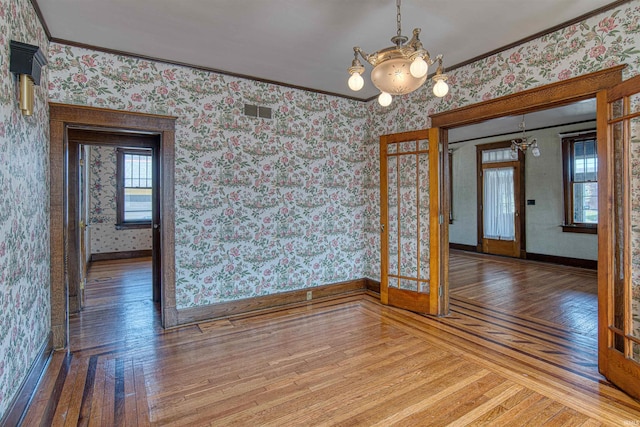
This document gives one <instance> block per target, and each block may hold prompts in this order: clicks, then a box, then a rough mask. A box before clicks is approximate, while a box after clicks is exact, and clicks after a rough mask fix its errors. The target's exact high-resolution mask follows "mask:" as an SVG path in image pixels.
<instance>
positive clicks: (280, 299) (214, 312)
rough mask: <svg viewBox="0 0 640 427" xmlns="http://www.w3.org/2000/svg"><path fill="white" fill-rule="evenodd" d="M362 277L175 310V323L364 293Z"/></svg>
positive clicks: (364, 283)
mask: <svg viewBox="0 0 640 427" xmlns="http://www.w3.org/2000/svg"><path fill="white" fill-rule="evenodd" d="M367 280H368V279H365V278H362V279H355V280H349V281H346V282H340V283H334V284H330V285H324V286H317V287H313V288H303V289H299V290H295V291H290V292H281V293H278V294H271V295H264V296H260V297H255V298H246V299H241V300H237V301H228V302H221V303H218V304H210V305H204V306H199V307H192V308H185V309H181V310H178V313H177V319H178V322H177V325H185V324H190V323H195V322H200V321H204V320H214V319H220V318H225V317H229V316H234V315H237V314H244V313H252V314H254V313H257V312H260V311H262V310H266V309H271V308H274V307H279V308H282V306H288V305H293V304H298V303H313V302H316V301H317V300H319V299H323V298H333V297H335V296H338V295H344V294H350V293H357V292H364V291H366V290H367ZM307 292H312V294H313V297H312V299H311V300H307Z"/></svg>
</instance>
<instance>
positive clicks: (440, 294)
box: [438, 286, 442, 297]
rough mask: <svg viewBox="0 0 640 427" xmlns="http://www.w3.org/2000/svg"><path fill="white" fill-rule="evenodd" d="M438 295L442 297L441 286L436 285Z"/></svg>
mask: <svg viewBox="0 0 640 427" xmlns="http://www.w3.org/2000/svg"><path fill="white" fill-rule="evenodd" d="M438 296H439V297H442V286H438Z"/></svg>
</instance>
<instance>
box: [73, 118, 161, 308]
mask: <svg viewBox="0 0 640 427" xmlns="http://www.w3.org/2000/svg"><path fill="white" fill-rule="evenodd" d="M67 129H68V133H67V135H68V146H69V159H68V161H69V164H68V170H69V183H68V187H69V203H68V209H69V213H68V216H69V219H70V227H74V226H75V224H74V223H73V220H74V219H75V218H76V217H77V215H78V212H77V211H76V210H75V209H76V208H77V205H78V204H77V203H75V201H74V200H73V195H74V194H80V191H79V190H80V189H79V188H78V185H77V182H76V181H75V177H77V176H78V173H77V172H78V167H79V165H78V164H77V162H76V161H75V160H76V159H77V156H76V155H75V152H76V150H77V152H80V147H81V146H83V145H84V146H97V147H111V148H116V149H117V148H121V147H133V148H140V149H151V150H152V161H153V165H154V166H153V170H154V171H155V172H154V173H153V182H152V186H153V196H152V201H151V203H152V206H153V217H152V220H151V224H150V225H149V227H148V228H149V229H150V231H151V234H152V241H153V251H152V258H153V262H152V279H153V280H152V291H153V301H155V302H160V295H161V294H162V292H161V290H160V283H161V278H160V274H159V271H160V270H161V258H160V252H159V249H160V247H159V245H160V242H159V241H158V240H159V239H157V236H156V234H157V233H158V232H159V229H156V228H152V227H153V224H159V223H160V222H159V221H160V220H159V213H160V198H159V197H158V194H159V190H161V186H160V179H159V178H160V174H159V173H158V170H159V169H158V164H159V162H158V160H159V155H160V135H159V134H157V133H154V134H149V133H147V132H144V133H138V132H132V131H128V132H118V131H111V130H109V131H104V130H102V129H96V128H86V127H83V128H76V127H72V126H69V127H68V128H67ZM117 163H118V166H119V165H120V162H117ZM116 173H117V175H119V176H122V175H121V174H122V173H123V172H122V171H120V170H119V169H117V168H116ZM117 181H118V183H120V182H121V181H120V180H117ZM123 203H124V201H123V200H122V199H121V192H120V191H117V192H116V206H118V209H120V208H121V207H122V206H123ZM136 228H138V227H136ZM69 236H71V234H70V235H69ZM74 243H75V242H74V239H69V241H68V245H69V246H68V248H67V250H68V252H69V254H70V256H69V257H68V259H67V263H68V264H67V275H68V276H69V277H70V278H71V277H74V271H75V270H76V266H75V265H74V263H75V257H73V256H71V254H72V253H73V252H74V250H76V249H79V247H78V248H75V247H74V246H73V244H74ZM74 291H76V290H75V289H73V284H72V282H71V281H70V282H69V312H71V313H75V312H77V311H78V310H74V306H73V302H74V301H73V297H74ZM79 295H80V292H78V296H79ZM78 299H80V298H78Z"/></svg>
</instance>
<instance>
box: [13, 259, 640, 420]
mask: <svg viewBox="0 0 640 427" xmlns="http://www.w3.org/2000/svg"><path fill="white" fill-rule="evenodd" d="M109 263H110V264H106V263H105V264H103V263H99V264H98V263H97V264H95V265H94V266H93V267H92V271H91V275H90V283H89V285H88V287H87V309H86V310H85V311H84V312H83V313H82V314H81V315H79V316H77V317H73V318H72V319H71V329H72V331H73V336H72V337H71V341H72V347H71V352H70V353H68V354H67V353H56V354H55V355H54V357H53V360H52V362H51V364H50V366H49V368H48V370H47V373H46V375H45V376H44V379H43V381H42V383H41V384H40V387H39V389H38V392H37V394H36V396H35V398H34V402H33V403H32V405H31V407H30V409H29V411H28V413H27V416H26V419H25V422H24V425H27V426H31V425H60V426H62V425H106V426H111V425H176V426H177V425H188V426H199V425H216V426H218V425H220V426H227V425H249V426H269V425H274V426H289V425H304V426H308V425H345V426H347V425H349V426H351V425H366V426H369V425H378V426H387V425H392V424H397V425H411V426H416V425H426V426H440V425H491V426H494V425H501V426H502V425H527V426H538V425H552V426H569V425H571V426H580V425H583V426H591V425H616V426H624V425H638V424H640V403H638V402H637V401H634V400H633V399H631V398H629V397H628V396H626V395H625V394H623V393H622V392H620V391H619V390H617V389H616V388H615V387H613V386H611V385H610V384H609V383H607V382H606V381H605V380H604V378H602V377H601V376H600V375H599V374H598V372H597V366H596V362H597V361H596V357H597V352H596V346H595V336H594V335H590V334H589V332H588V329H589V327H590V326H589V322H586V323H585V322H582V321H580V322H577V323H576V324H577V325H578V328H576V329H573V326H572V325H573V323H571V322H570V321H563V319H564V318H565V317H568V316H570V315H569V314H562V313H559V312H558V310H560V311H562V310H564V308H563V307H565V306H568V307H572V305H571V304H568V305H567V303H566V301H565V302H563V301H562V298H551V299H550V300H547V301H545V300H544V297H545V295H543V293H544V292H543V291H542V290H541V289H538V288H539V287H543V288H544V287H546V288H547V290H546V291H547V292H550V291H551V289H552V288H554V285H553V283H554V281H556V279H554V277H555V276H554V273H553V270H554V269H557V270H558V272H557V273H564V274H566V277H565V276H562V277H561V278H560V279H558V281H560V282H562V286H567V287H568V288H569V289H571V292H574V289H575V292H580V293H581V292H583V290H578V289H582V286H584V287H586V288H588V287H589V286H590V285H589V284H588V282H589V281H590V279H589V277H591V276H593V277H595V276H594V275H593V274H592V273H591V272H585V271H583V270H578V269H574V270H573V271H569V270H567V269H565V268H564V267H562V268H558V267H553V266H545V265H540V264H538V263H535V264H527V263H512V262H511V261H510V260H503V259H497V260H492V259H489V258H487V259H484V260H483V259H482V258H479V257H476V256H466V255H465V254H462V253H453V254H452V273H454V274H452V283H453V282H454V280H455V286H453V287H452V288H453V291H452V304H451V307H452V309H451V315H450V316H447V317H441V318H430V317H426V316H421V315H418V314H414V313H410V312H406V311H403V310H398V309H395V308H392V307H386V306H382V305H381V304H379V302H378V301H377V299H376V298H375V297H374V296H372V295H367V294H361V295H351V296H349V297H343V298H333V299H327V300H316V301H314V302H313V303H308V304H307V303H305V304H300V305H298V306H296V307H288V308H286V309H279V310H270V311H268V312H265V313H263V314H260V315H244V316H242V315H238V316H233V317H231V318H228V319H222V320H216V321H210V322H202V323H199V324H195V325H191V326H186V327H183V328H178V329H173V330H167V331H164V330H162V329H161V328H160V327H159V322H158V319H157V318H158V312H157V308H156V307H155V306H154V305H153V304H148V303H147V302H150V299H151V291H150V284H148V285H147V286H146V287H148V289H149V291H148V294H145V290H144V289H145V285H143V284H142V283H143V282H144V280H140V281H138V280H133V282H130V279H128V278H127V277H133V278H134V279H135V278H136V277H139V276H138V273H139V272H142V271H144V269H145V268H147V267H145V263H146V261H131V262H128V263H127V264H126V265H123V266H122V269H120V268H118V264H117V263H114V262H111V261H110V262H109ZM474 271H475V273H474ZM492 272H493V273H492ZM130 273H131V275H130V276H129V274H130ZM492 274H495V275H496V277H495V280H494V279H493V278H492V277H493V276H492ZM509 275H513V276H514V277H515V278H513V280H509V279H508V277H509ZM478 277H483V279H482V280H478ZM454 278H455V279H454ZM465 278H466V279H465ZM494 281H499V282H503V283H504V284H505V285H504V286H507V283H510V285H508V286H509V287H510V288H511V291H510V292H511V293H512V294H514V293H515V294H516V295H511V296H510V297H507V296H505V295H502V294H503V293H505V292H506V291H505V290H504V289H502V290H501V289H500V288H498V287H496V285H495V283H494ZM129 283H138V285H139V286H138V285H133V286H130V285H129ZM129 287H130V288H131V289H130V290H131V291H132V294H128V293H127V288H129ZM474 289H475V291H474ZM554 292H556V293H558V294H561V293H562V292H561V291H560V290H559V289H558V286H556V287H555V291H554ZM133 293H135V294H137V295H138V297H134V296H132V295H133ZM585 293H589V291H585ZM125 294H127V295H128V296H124V295H125ZM109 295H114V297H110V296H109ZM115 295H119V296H117V297H115ZM492 295H493V296H492ZM585 298H586V299H585V301H588V300H589V298H590V297H585ZM122 299H124V300H125V301H126V303H123V304H120V303H119V302H118V301H119V300H122ZM487 301H493V302H494V303H495V304H492V305H490V306H489V305H487ZM527 301H528V302H527ZM582 303H584V301H583V302H582ZM528 309H530V310H531V312H527V310H528ZM575 311H578V310H577V306H576V310H575Z"/></svg>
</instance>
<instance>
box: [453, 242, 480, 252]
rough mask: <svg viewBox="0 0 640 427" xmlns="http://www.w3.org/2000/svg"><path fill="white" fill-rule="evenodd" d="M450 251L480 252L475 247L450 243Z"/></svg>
mask: <svg viewBox="0 0 640 427" xmlns="http://www.w3.org/2000/svg"><path fill="white" fill-rule="evenodd" d="M449 249H456V250H459V251H467V252H478V247H477V246H473V245H464V244H462V243H451V242H449Z"/></svg>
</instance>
